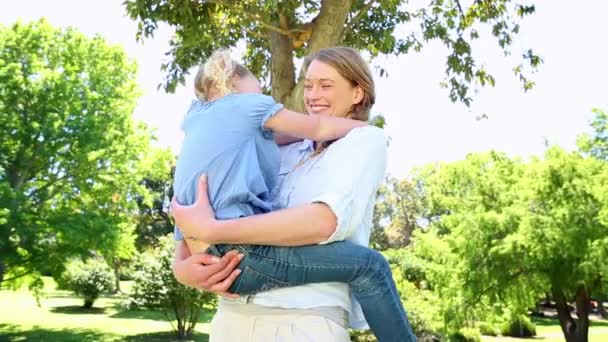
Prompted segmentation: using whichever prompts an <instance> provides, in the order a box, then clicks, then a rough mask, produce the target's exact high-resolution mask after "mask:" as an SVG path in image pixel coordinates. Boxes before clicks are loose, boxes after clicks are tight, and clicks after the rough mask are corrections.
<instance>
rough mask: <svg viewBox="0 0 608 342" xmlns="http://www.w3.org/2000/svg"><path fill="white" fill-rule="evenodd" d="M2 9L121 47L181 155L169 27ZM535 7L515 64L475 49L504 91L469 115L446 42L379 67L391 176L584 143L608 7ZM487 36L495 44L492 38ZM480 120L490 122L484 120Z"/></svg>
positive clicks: (605, 55) (20, 6)
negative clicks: (149, 32) (530, 53)
mask: <svg viewBox="0 0 608 342" xmlns="http://www.w3.org/2000/svg"><path fill="white" fill-rule="evenodd" d="M3 1H5V3H8V4H9V5H6V4H5V5H3V6H2V11H0V24H2V25H11V24H13V23H14V22H15V21H16V20H18V19H21V20H23V21H31V20H37V19H39V18H41V17H46V18H47V20H48V21H49V22H50V23H51V24H52V25H54V26H56V27H67V26H72V27H75V28H77V29H78V30H80V31H81V32H84V33H85V34H87V35H91V36H92V35H95V34H98V35H101V36H102V37H104V38H105V39H106V40H107V41H109V42H110V43H112V44H119V45H122V46H123V47H124V49H125V51H126V53H127V54H128V55H129V56H130V57H131V58H132V59H133V60H135V61H136V62H137V64H138V66H139V69H138V83H139V85H140V87H141V90H142V92H143V95H142V97H141V98H140V99H139V101H138V105H137V107H136V110H135V113H134V116H135V118H136V119H137V120H141V121H144V122H146V123H147V124H148V125H149V126H151V127H153V128H154V129H155V133H156V135H157V136H158V141H157V142H156V144H158V145H160V146H168V147H170V148H172V149H173V150H174V151H176V152H178V151H179V146H180V144H181V140H182V132H181V131H180V124H181V120H182V118H183V115H184V114H185V111H186V110H187V108H188V106H189V104H190V102H191V100H192V99H193V91H192V87H191V84H192V77H190V78H188V79H187V83H186V85H185V86H181V87H179V88H178V90H177V91H176V93H175V94H167V93H165V92H164V91H163V90H162V89H160V90H159V89H158V85H159V84H160V83H162V82H163V78H164V76H165V75H164V74H163V72H162V71H161V70H160V66H161V64H162V62H163V61H166V60H167V58H168V57H167V56H166V55H165V52H167V51H168V50H169V43H168V42H169V39H170V37H171V35H172V30H171V29H170V28H169V27H167V26H161V27H160V29H159V30H158V31H157V32H156V34H155V37H154V39H151V40H145V41H144V42H143V43H142V42H137V41H136V39H135V34H136V32H137V25H136V23H135V22H134V21H132V20H131V19H129V18H128V17H127V16H126V11H125V9H124V6H123V5H122V2H123V0H54V1H46V0H19V1H10V2H9V1H7V0H3ZM531 2H533V3H534V4H535V6H536V13H534V14H533V15H532V16H529V17H527V18H526V19H524V21H523V22H522V24H521V30H520V34H519V35H517V36H516V37H515V38H514V44H513V46H512V48H511V51H512V54H511V56H508V57H505V56H504V54H503V52H502V51H501V50H500V49H499V48H498V44H497V42H496V41H495V40H493V39H480V40H478V41H476V43H475V44H474V45H473V54H474V56H475V57H476V58H478V62H479V63H480V64H483V65H485V66H486V67H487V69H488V70H489V71H490V72H491V73H492V75H493V76H494V77H495V79H496V86H495V87H493V88H492V87H489V88H482V89H480V91H479V92H478V93H477V94H476V95H475V96H474V101H473V104H472V105H471V107H470V108H467V107H466V106H465V105H463V104H461V103H452V102H450V100H449V99H448V90H446V89H442V88H441V87H440V85H439V83H440V82H441V81H442V80H443V78H444V70H445V58H446V55H447V50H446V49H445V48H443V47H442V46H441V45H440V44H437V43H431V44H429V45H427V46H426V47H425V48H423V50H422V52H420V53H413V54H408V55H404V56H388V57H380V58H377V59H375V60H373V61H372V65H378V66H382V67H384V68H386V69H387V71H388V77H380V75H379V74H378V73H376V74H375V75H374V76H375V80H376V94H377V99H376V105H375V106H374V109H373V113H380V114H382V115H384V116H385V118H386V120H387V126H386V131H387V134H388V135H389V136H390V138H391V143H390V147H389V164H388V171H389V173H390V174H391V175H393V176H396V177H406V176H407V175H408V174H409V173H410V171H411V169H412V168H414V167H417V166H422V165H424V164H427V163H434V162H438V161H446V162H450V161H455V160H459V159H463V158H465V156H466V155H467V154H468V153H476V152H484V151H488V150H491V149H494V150H497V151H503V152H506V153H508V154H509V155H511V156H521V157H523V158H527V157H529V156H532V155H542V154H543V152H544V150H545V149H546V145H547V143H548V144H557V145H559V146H562V147H564V148H566V149H573V148H575V146H576V138H577V136H578V135H579V134H581V133H583V132H586V131H589V121H590V120H591V119H592V113H591V110H592V108H596V107H597V108H602V109H604V110H608V84H607V83H608V44H607V42H608V41H607V38H606V33H608V32H607V29H606V26H605V14H606V13H608V2H606V1H598V0H579V1H577V2H576V5H574V3H573V2H571V1H555V0H537V1H531ZM480 32H481V33H482V34H484V33H486V34H485V36H488V34H487V33H488V31H487V30H485V31H484V30H480ZM528 48H533V49H534V51H535V52H536V53H537V54H540V55H541V57H542V58H543V60H544V63H543V64H542V65H541V66H540V68H539V70H538V72H536V73H534V74H533V75H532V79H533V81H534V82H535V83H536V86H535V88H534V89H532V90H531V91H528V92H524V91H523V88H522V86H521V83H520V82H519V80H518V79H517V77H516V76H515V75H514V74H513V71H512V70H513V67H515V65H517V64H518V63H520V61H521V59H520V58H519V56H520V55H521V53H523V51H525V50H526V49H528ZM481 114H485V115H487V119H482V120H477V119H476V117H477V116H479V115H481Z"/></svg>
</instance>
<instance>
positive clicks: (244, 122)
mask: <svg viewBox="0 0 608 342" xmlns="http://www.w3.org/2000/svg"><path fill="white" fill-rule="evenodd" d="M282 108H283V105H282V104H278V103H276V102H275V101H274V100H273V98H272V97H270V96H266V95H262V94H231V95H227V96H224V97H222V98H220V99H218V100H215V101H212V102H201V101H195V102H193V103H192V106H191V107H190V109H189V110H188V113H187V114H186V117H185V118H184V122H183V124H182V129H183V130H184V133H185V137H184V142H183V143H182V149H181V152H180V154H179V158H178V160H177V165H176V167H175V177H174V180H173V189H174V192H175V197H176V198H177V201H178V202H179V203H181V204H186V205H190V204H192V203H194V201H195V199H196V195H197V194H196V189H197V186H196V185H197V183H198V177H199V176H200V175H201V174H203V173H206V174H207V175H208V176H209V190H208V191H209V199H210V201H211V205H212V206H213V209H215V216H216V217H217V218H218V219H230V218H237V217H242V216H250V215H254V214H259V213H265V212H269V211H270V210H271V208H272V201H271V200H272V198H271V196H270V194H271V191H272V190H273V189H274V188H275V187H276V184H277V181H278V173H279V163H280V154H279V148H278V147H277V144H276V143H275V142H274V139H273V134H272V132H270V131H268V130H266V129H264V125H265V123H266V120H268V119H269V118H270V117H271V116H273V115H274V114H276V113H277V112H279V111H280V110H281V109H282ZM175 239H176V240H181V239H182V235H181V234H180V232H179V230H178V229H175Z"/></svg>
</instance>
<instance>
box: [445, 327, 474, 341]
mask: <svg viewBox="0 0 608 342" xmlns="http://www.w3.org/2000/svg"><path fill="white" fill-rule="evenodd" d="M450 341H453V342H481V335H480V334H479V330H477V329H474V328H461V329H460V330H458V331H457V332H455V333H452V334H451V335H450Z"/></svg>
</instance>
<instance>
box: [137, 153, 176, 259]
mask: <svg viewBox="0 0 608 342" xmlns="http://www.w3.org/2000/svg"><path fill="white" fill-rule="evenodd" d="M146 170H147V172H146V173H145V174H143V175H142V186H143V187H145V188H146V189H147V192H146V193H142V194H140V195H139V196H137V198H136V202H137V207H138V214H137V226H136V228H135V234H136V236H137V238H136V240H135V246H136V247H137V250H139V251H141V252H143V251H145V250H146V249H149V248H152V247H156V246H157V245H158V239H159V238H160V237H162V236H165V235H167V234H169V233H171V232H173V227H174V224H173V222H172V220H171V218H170V217H169V212H168V206H169V202H170V200H171V198H172V197H173V174H174V172H175V156H174V155H173V154H172V153H171V152H170V151H168V150H164V151H157V153H156V154H155V155H154V157H153V158H151V163H150V167H148V168H146Z"/></svg>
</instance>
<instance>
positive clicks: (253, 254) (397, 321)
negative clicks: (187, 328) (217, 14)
mask: <svg viewBox="0 0 608 342" xmlns="http://www.w3.org/2000/svg"><path fill="white" fill-rule="evenodd" d="M217 248H218V251H219V252H220V253H221V254H224V253H226V252H228V251H229V250H230V249H238V250H240V251H241V252H242V253H244V254H245V258H244V259H243V261H242V262H241V264H240V265H239V268H240V269H241V270H242V273H241V275H240V276H239V277H238V278H237V280H236V281H235V282H234V284H233V286H232V288H231V289H230V291H231V292H234V293H238V294H251V293H256V292H261V291H266V290H270V289H273V288H279V287H288V286H295V285H302V284H309V283H321V282H344V283H348V284H349V285H350V287H351V290H352V291H353V294H354V296H355V298H356V299H357V301H358V302H359V304H361V308H362V309H363V313H364V314H365V318H366V320H367V322H368V323H369V325H370V327H371V329H372V331H373V332H374V334H375V335H376V337H377V338H378V341H380V342H385V341H415V340H416V337H415V335H414V334H413V332H412V328H411V326H410V324H409V321H408V319H407V314H406V312H405V309H404V308H403V305H402V304H401V300H400V298H399V295H398V293H397V288H396V286H395V283H394V281H393V278H392V274H391V270H390V267H389V264H388V262H387V261H386V259H385V258H384V256H382V254H380V253H378V252H377V251H374V250H372V249H369V248H367V247H364V246H361V245H357V244H354V243H352V242H348V241H340V242H335V243H331V244H327V245H310V246H302V247H274V246H246V245H218V246H217Z"/></svg>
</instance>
